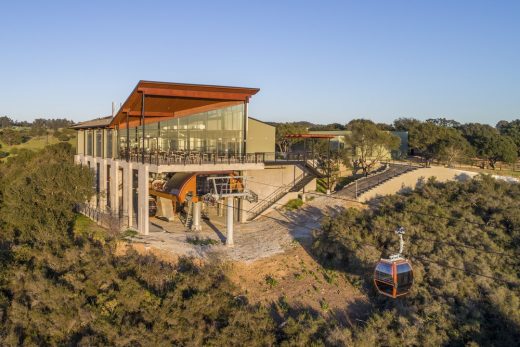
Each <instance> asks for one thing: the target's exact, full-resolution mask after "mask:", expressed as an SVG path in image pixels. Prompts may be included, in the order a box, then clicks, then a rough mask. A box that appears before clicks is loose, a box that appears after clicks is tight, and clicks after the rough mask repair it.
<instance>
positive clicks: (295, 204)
mask: <svg viewBox="0 0 520 347" xmlns="http://www.w3.org/2000/svg"><path fill="white" fill-rule="evenodd" d="M302 206H303V200H302V199H291V200H289V201H288V202H287V203H286V204H285V208H286V209H287V210H289V211H292V210H297V209H299V208H300V207H302Z"/></svg>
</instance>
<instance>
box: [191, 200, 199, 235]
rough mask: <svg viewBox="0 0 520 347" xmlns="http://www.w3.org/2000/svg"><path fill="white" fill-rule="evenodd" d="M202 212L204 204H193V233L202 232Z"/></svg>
mask: <svg viewBox="0 0 520 347" xmlns="http://www.w3.org/2000/svg"><path fill="white" fill-rule="evenodd" d="M201 211H202V202H200V201H199V202H194V203H193V224H192V225H191V230H192V231H201V230H202V224H201V219H202V217H201Z"/></svg>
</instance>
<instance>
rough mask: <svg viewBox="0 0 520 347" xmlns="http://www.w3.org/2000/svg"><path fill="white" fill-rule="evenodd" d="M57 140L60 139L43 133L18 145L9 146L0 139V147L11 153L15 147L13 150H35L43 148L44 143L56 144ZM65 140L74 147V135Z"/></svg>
mask: <svg viewBox="0 0 520 347" xmlns="http://www.w3.org/2000/svg"><path fill="white" fill-rule="evenodd" d="M59 142H60V141H59V140H58V139H57V138H55V137H54V136H52V135H51V134H49V138H48V139H47V136H45V135H44V136H35V137H32V138H30V139H29V141H27V142H24V143H21V144H19V145H12V146H9V145H7V144H5V143H4V142H2V141H0V144H1V145H2V148H1V150H2V151H4V152H9V153H11V152H12V151H13V149H15V152H16V150H20V149H28V150H31V151H37V150H40V149H43V148H44V147H45V146H46V145H53V144H56V143H59ZM67 142H68V143H70V144H71V145H72V147H74V148H75V147H76V138H75V137H73V138H71V139H70V140H69V141H67ZM14 154H15V153H13V155H14Z"/></svg>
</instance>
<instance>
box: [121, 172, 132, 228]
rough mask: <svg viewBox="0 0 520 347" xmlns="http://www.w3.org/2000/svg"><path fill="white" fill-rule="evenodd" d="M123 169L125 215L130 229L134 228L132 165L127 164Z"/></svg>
mask: <svg viewBox="0 0 520 347" xmlns="http://www.w3.org/2000/svg"><path fill="white" fill-rule="evenodd" d="M125 164H126V165H125V166H124V167H123V214H125V213H126V215H127V216H128V227H131V226H132V211H133V203H132V169H133V168H132V163H131V162H128V163H125Z"/></svg>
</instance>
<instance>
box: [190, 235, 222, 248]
mask: <svg viewBox="0 0 520 347" xmlns="http://www.w3.org/2000/svg"><path fill="white" fill-rule="evenodd" d="M186 242H188V243H190V244H192V245H197V246H208V245H218V244H220V242H219V241H217V240H214V239H210V238H209V237H206V238H201V237H198V236H195V237H187V238H186Z"/></svg>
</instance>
